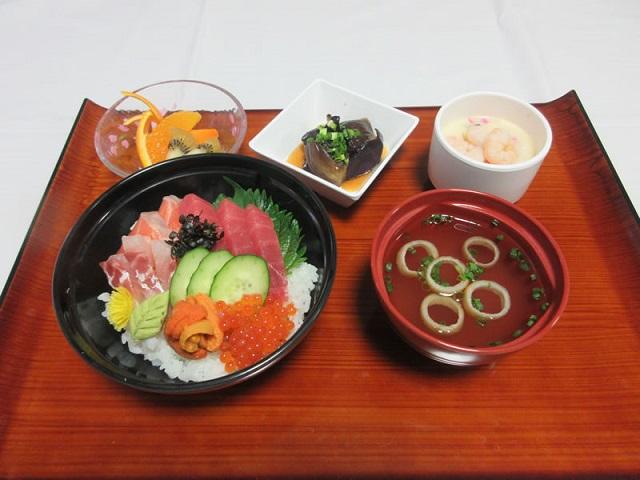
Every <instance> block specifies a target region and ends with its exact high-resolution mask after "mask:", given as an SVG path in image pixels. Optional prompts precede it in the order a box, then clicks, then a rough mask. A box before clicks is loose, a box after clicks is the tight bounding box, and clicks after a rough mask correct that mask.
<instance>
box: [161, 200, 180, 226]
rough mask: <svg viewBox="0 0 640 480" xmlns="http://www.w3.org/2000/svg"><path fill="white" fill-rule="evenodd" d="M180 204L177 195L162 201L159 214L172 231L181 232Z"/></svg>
mask: <svg viewBox="0 0 640 480" xmlns="http://www.w3.org/2000/svg"><path fill="white" fill-rule="evenodd" d="M180 202H181V199H180V198H178V197H176V196H175V195H167V196H166V197H164V198H163V199H162V203H161V204H160V209H159V210H158V213H159V214H160V216H161V217H162V219H163V220H164V221H165V223H166V224H167V226H168V227H169V229H170V230H171V231H174V232H177V231H178V230H180Z"/></svg>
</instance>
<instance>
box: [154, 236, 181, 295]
mask: <svg viewBox="0 0 640 480" xmlns="http://www.w3.org/2000/svg"><path fill="white" fill-rule="evenodd" d="M150 245H151V256H152V258H153V264H154V267H155V272H156V275H157V277H158V280H159V282H160V285H162V288H163V289H164V290H165V291H166V290H168V289H169V284H170V283H171V276H172V275H173V272H175V270H176V260H175V259H174V258H173V257H172V256H171V247H170V246H169V245H168V244H167V243H166V242H165V241H164V240H150Z"/></svg>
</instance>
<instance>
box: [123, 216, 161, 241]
mask: <svg viewBox="0 0 640 480" xmlns="http://www.w3.org/2000/svg"><path fill="white" fill-rule="evenodd" d="M169 233H171V229H170V228H169V227H168V226H167V223H166V222H165V221H164V219H163V218H162V217H161V216H160V213H158V212H142V213H141V214H140V217H138V221H137V222H136V223H135V225H134V226H133V228H132V229H131V233H130V235H144V236H145V237H149V238H151V239H152V240H167V239H168V238H169Z"/></svg>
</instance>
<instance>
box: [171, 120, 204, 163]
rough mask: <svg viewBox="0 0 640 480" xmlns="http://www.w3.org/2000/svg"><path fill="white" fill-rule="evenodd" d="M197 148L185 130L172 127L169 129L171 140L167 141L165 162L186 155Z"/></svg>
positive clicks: (191, 136)
mask: <svg viewBox="0 0 640 480" xmlns="http://www.w3.org/2000/svg"><path fill="white" fill-rule="evenodd" d="M196 147H197V145H196V141H195V140H194V138H193V135H191V134H190V133H189V132H187V131H186V130H183V129H181V128H177V127H173V128H172V129H171V140H170V141H169V150H168V151H167V160H171V159H172V158H178V157H182V156H184V155H188V154H189V153H190V152H192V151H193V149H195V148H196Z"/></svg>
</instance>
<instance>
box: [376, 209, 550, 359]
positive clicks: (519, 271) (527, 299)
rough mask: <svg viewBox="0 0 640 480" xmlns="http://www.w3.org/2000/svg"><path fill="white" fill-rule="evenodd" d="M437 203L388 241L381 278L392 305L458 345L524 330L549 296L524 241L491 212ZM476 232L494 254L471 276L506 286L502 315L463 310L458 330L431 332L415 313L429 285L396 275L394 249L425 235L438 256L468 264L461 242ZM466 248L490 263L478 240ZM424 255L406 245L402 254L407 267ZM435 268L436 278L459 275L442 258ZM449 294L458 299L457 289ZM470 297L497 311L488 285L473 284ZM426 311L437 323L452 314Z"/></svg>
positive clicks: (490, 342)
mask: <svg viewBox="0 0 640 480" xmlns="http://www.w3.org/2000/svg"><path fill="white" fill-rule="evenodd" d="M437 208H438V210H437V211H431V210H429V209H425V210H424V213H423V214H422V215H419V216H416V217H414V219H413V220H412V221H411V222H409V223H408V224H407V225H405V226H404V228H403V229H402V230H401V231H400V232H399V233H398V235H397V236H396V238H395V239H394V241H393V242H390V244H389V247H388V250H387V251H386V252H385V256H384V258H385V265H384V269H385V270H384V271H385V284H386V286H387V291H388V292H389V298H390V300H391V302H392V303H393V305H394V306H395V308H397V309H398V311H399V312H400V313H401V314H402V315H404V316H405V317H406V318H408V319H410V320H411V321H412V322H413V323H415V324H416V325H417V326H418V327H420V328H421V329H424V330H425V331H427V332H428V333H430V334H431V335H434V336H437V337H439V338H441V339H442V340H444V341H446V342H448V343H451V344H455V345H459V346H463V347H487V346H496V345H500V344H503V343H507V342H509V341H512V340H514V339H515V338H518V337H520V336H521V335H525V334H526V332H527V331H528V330H529V329H531V328H534V327H535V325H536V324H537V323H538V322H539V321H540V320H539V319H540V318H541V317H542V315H544V312H545V311H546V309H547V307H548V306H549V302H550V301H551V299H550V298H549V296H548V295H547V294H546V293H545V290H546V291H551V289H550V288H546V289H545V285H547V284H548V280H547V279H546V278H545V277H544V270H543V269H542V268H541V266H540V265H539V261H538V259H537V257H536V256H535V255H534V254H533V252H531V251H529V250H528V248H527V247H526V242H524V241H522V239H521V238H520V237H519V235H518V233H517V232H516V231H514V230H513V229H511V228H510V227H509V226H508V225H506V224H502V223H501V222H499V221H498V220H496V219H494V218H489V217H487V216H485V215H483V214H481V213H477V214H476V213H470V212H469V211H468V210H463V209H461V208H458V207H456V206H455V205H450V206H444V207H443V206H439V207H437ZM476 236H480V237H484V238H487V239H489V240H492V241H493V242H494V243H495V244H496V245H497V247H498V250H499V259H498V261H497V262H496V263H495V264H494V265H493V266H490V267H486V268H484V272H483V273H481V274H480V275H478V276H477V278H476V279H475V280H476V281H477V280H486V281H491V282H495V283H498V284H500V285H502V286H503V287H504V288H506V289H507V291H508V292H509V297H510V299H511V307H510V309H509V311H508V312H507V313H506V315H504V316H503V317H501V318H496V319H493V320H479V319H477V318H474V316H472V315H470V314H469V313H468V312H466V311H465V313H464V324H463V326H462V329H461V330H460V331H459V332H457V333H454V334H448V335H446V334H441V333H437V332H435V331H434V330H432V329H430V328H429V327H427V325H426V323H425V321H424V320H423V318H422V316H421V314H420V305H421V303H422V301H423V299H424V298H425V297H426V296H427V295H429V294H431V293H434V291H433V290H432V289H431V288H430V287H429V286H427V284H426V282H425V281H424V280H423V279H421V278H415V277H413V278H412V277H408V276H406V275H402V274H401V273H400V272H399V270H398V266H397V264H396V255H397V253H398V251H399V250H400V249H401V248H402V246H403V245H405V244H406V243H407V242H410V241H413V240H427V241H429V242H431V243H433V244H434V245H435V246H436V248H437V250H438V254H439V257H442V256H451V257H454V258H456V259H459V260H460V261H461V262H463V263H464V264H465V265H466V266H468V264H469V262H470V260H468V259H467V258H466V257H465V256H464V254H463V244H464V242H465V241H466V240H467V239H469V238H470V237H476ZM468 250H469V251H470V252H471V254H472V255H473V257H474V258H475V260H476V261H477V262H478V263H485V264H487V263H490V262H491V260H492V259H493V256H494V254H493V252H492V250H491V249H490V248H487V247H486V246H483V245H472V246H471V247H470V248H469V249H468ZM427 256H428V254H427V252H426V251H425V250H424V249H420V248H415V249H410V250H409V251H408V253H407V255H406V257H405V259H406V264H407V267H408V268H409V269H411V270H419V269H420V264H421V262H422V261H423V260H424V259H425V257H427ZM428 261H429V260H428V259H427V260H426V262H428ZM438 270H439V272H438V273H439V278H440V281H441V282H446V283H448V284H449V285H454V284H456V283H458V282H459V281H460V279H459V278H458V275H457V272H456V271H455V269H454V268H453V267H452V266H451V265H447V264H445V263H442V265H441V268H439V269H438ZM432 278H433V276H432ZM471 284H472V283H470V285H471ZM449 296H451V297H452V298H454V300H455V301H456V302H459V303H460V304H461V305H462V296H463V292H462V291H461V292H459V293H456V294H453V295H449ZM472 298H473V299H474V300H473V302H474V305H475V306H476V307H477V308H479V309H480V310H481V311H482V312H483V313H497V312H499V311H500V310H501V308H502V302H501V299H500V297H499V296H498V295H497V294H496V293H495V292H494V291H490V290H487V289H484V288H482V289H477V290H475V292H474V293H473V296H472ZM429 315H430V316H431V318H433V319H434V320H435V321H436V322H437V323H439V324H442V325H449V324H451V323H452V322H454V321H455V317H456V315H455V313H454V311H453V310H452V309H448V308H447V307H443V306H441V305H433V306H431V307H430V308H429Z"/></svg>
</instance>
